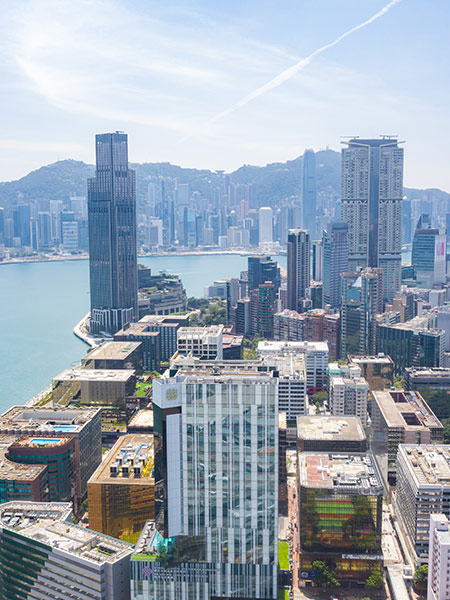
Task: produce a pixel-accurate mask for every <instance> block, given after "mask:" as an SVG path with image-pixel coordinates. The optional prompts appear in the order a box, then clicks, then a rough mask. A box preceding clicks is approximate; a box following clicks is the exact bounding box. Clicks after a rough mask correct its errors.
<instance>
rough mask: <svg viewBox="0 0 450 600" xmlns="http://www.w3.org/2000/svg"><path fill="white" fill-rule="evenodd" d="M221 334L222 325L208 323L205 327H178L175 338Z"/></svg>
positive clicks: (205, 336) (217, 335)
mask: <svg viewBox="0 0 450 600" xmlns="http://www.w3.org/2000/svg"><path fill="white" fill-rule="evenodd" d="M222 334H223V325H209V326H207V327H180V328H179V329H178V331H177V339H178V340H182V339H191V338H203V339H207V338H209V337H214V338H215V337H219V336H221V335H222Z"/></svg>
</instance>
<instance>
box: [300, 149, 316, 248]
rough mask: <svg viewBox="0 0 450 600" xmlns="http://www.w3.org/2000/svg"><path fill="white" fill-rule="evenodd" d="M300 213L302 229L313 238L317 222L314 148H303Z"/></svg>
mask: <svg viewBox="0 0 450 600" xmlns="http://www.w3.org/2000/svg"><path fill="white" fill-rule="evenodd" d="M302 214H303V229H306V230H307V231H309V235H310V238H311V239H315V237H316V224H317V181H316V155H315V154H314V150H310V149H308V150H305V152H304V154H303V177H302Z"/></svg>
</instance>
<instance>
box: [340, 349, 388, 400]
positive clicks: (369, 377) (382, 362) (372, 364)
mask: <svg viewBox="0 0 450 600" xmlns="http://www.w3.org/2000/svg"><path fill="white" fill-rule="evenodd" d="M348 360H349V363H350V365H355V366H357V367H359V369H361V376H362V377H364V379H365V380H366V381H367V383H368V384H369V389H370V391H371V392H373V391H375V390H385V389H389V388H390V387H392V386H393V385H394V363H393V362H392V359H391V357H390V356H386V355H385V354H382V353H380V354H377V355H375V356H349V357H348Z"/></svg>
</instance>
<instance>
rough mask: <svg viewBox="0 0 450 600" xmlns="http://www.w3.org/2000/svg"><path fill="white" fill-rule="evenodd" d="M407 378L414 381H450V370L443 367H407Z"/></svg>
mask: <svg viewBox="0 0 450 600" xmlns="http://www.w3.org/2000/svg"><path fill="white" fill-rule="evenodd" d="M405 372H406V373H407V375H408V377H409V378H410V379H412V380H414V379H422V378H423V379H436V380H440V379H450V369H446V368H445V367H423V368H421V369H417V368H415V367H408V368H406V369H405Z"/></svg>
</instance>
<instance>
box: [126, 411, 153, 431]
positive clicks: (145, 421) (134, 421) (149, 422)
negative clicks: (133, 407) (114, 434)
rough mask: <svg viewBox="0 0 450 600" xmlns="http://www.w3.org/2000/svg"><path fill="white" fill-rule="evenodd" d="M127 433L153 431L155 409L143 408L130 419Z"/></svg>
mask: <svg viewBox="0 0 450 600" xmlns="http://www.w3.org/2000/svg"><path fill="white" fill-rule="evenodd" d="M127 433H153V410H152V409H151V408H143V409H141V410H138V411H137V412H135V413H134V415H133V416H132V417H131V419H130V420H129V421H128V425H127Z"/></svg>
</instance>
